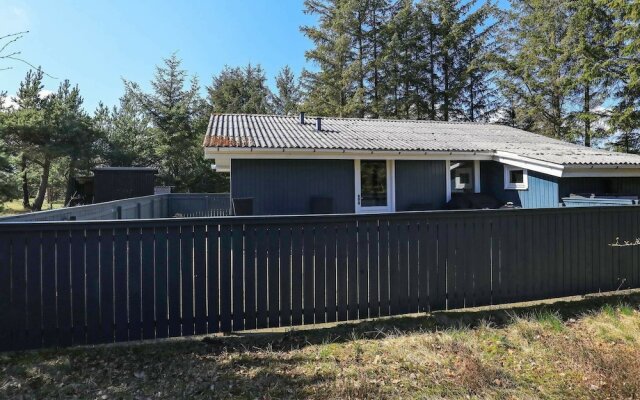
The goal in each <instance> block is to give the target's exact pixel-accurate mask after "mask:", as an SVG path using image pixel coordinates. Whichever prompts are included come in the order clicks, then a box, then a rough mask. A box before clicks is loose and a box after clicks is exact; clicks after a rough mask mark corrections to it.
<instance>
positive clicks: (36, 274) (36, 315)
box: [26, 232, 42, 349]
mask: <svg viewBox="0 0 640 400" xmlns="http://www.w3.org/2000/svg"><path fill="white" fill-rule="evenodd" d="M40 240H41V239H40V232H31V233H29V236H28V238H27V247H26V251H27V327H26V328H27V330H26V344H27V346H28V347H29V348H31V349H35V348H39V347H41V346H42V319H41V316H42V308H41V304H42V292H41V291H42V286H41V275H40V274H41V273H42V272H41V270H40V262H41V241H40Z"/></svg>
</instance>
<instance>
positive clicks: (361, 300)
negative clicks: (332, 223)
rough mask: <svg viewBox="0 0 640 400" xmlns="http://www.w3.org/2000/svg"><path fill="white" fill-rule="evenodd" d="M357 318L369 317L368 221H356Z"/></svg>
mask: <svg viewBox="0 0 640 400" xmlns="http://www.w3.org/2000/svg"><path fill="white" fill-rule="evenodd" d="M358 318H359V319H366V318H369V222H368V221H360V222H359V223H358Z"/></svg>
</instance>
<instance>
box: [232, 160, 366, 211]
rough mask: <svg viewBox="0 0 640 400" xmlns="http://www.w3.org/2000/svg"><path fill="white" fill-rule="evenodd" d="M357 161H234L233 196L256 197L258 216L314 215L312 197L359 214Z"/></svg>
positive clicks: (334, 207) (254, 206)
mask: <svg viewBox="0 0 640 400" xmlns="http://www.w3.org/2000/svg"><path fill="white" fill-rule="evenodd" d="M354 186H355V185H354V170H353V160H309V159H307V160H251V159H246V160H231V194H232V196H233V197H234V198H239V197H252V198H254V201H253V212H254V214H256V215H292V214H308V213H310V211H311V210H310V203H311V198H312V197H330V198H332V199H333V211H334V212H335V213H353V212H355V200H354V198H355V187H354Z"/></svg>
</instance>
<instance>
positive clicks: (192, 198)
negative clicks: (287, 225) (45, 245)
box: [0, 193, 231, 223]
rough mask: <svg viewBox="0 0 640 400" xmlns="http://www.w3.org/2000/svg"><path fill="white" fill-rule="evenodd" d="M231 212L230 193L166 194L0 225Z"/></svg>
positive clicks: (49, 212)
mask: <svg viewBox="0 0 640 400" xmlns="http://www.w3.org/2000/svg"><path fill="white" fill-rule="evenodd" d="M230 209H231V196H230V195H229V193H167V194H156V195H152V196H143V197H133V198H130V199H122V200H114V201H109V202H104V203H97V204H89V205H84V206H76V207H66V208H60V209H56V210H47V211H38V212H33V213H26V214H20V215H12V216H8V217H0V223H1V222H12V221H24V222H27V221H69V220H77V221H96V220H112V219H147V218H171V217H174V216H180V217H184V218H187V217H204V216H207V217H212V216H227V215H229V211H230Z"/></svg>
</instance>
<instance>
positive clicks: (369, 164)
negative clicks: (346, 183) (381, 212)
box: [360, 160, 387, 207]
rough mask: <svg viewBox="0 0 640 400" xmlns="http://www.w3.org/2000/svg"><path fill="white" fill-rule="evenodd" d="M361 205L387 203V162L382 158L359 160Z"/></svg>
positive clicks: (368, 205)
mask: <svg viewBox="0 0 640 400" xmlns="http://www.w3.org/2000/svg"><path fill="white" fill-rule="evenodd" d="M360 182H361V189H360V190H361V191H362V199H361V206H362V207H381V206H382V207H384V206H386V205H387V162H386V161H384V160H362V161H361V162H360Z"/></svg>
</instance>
